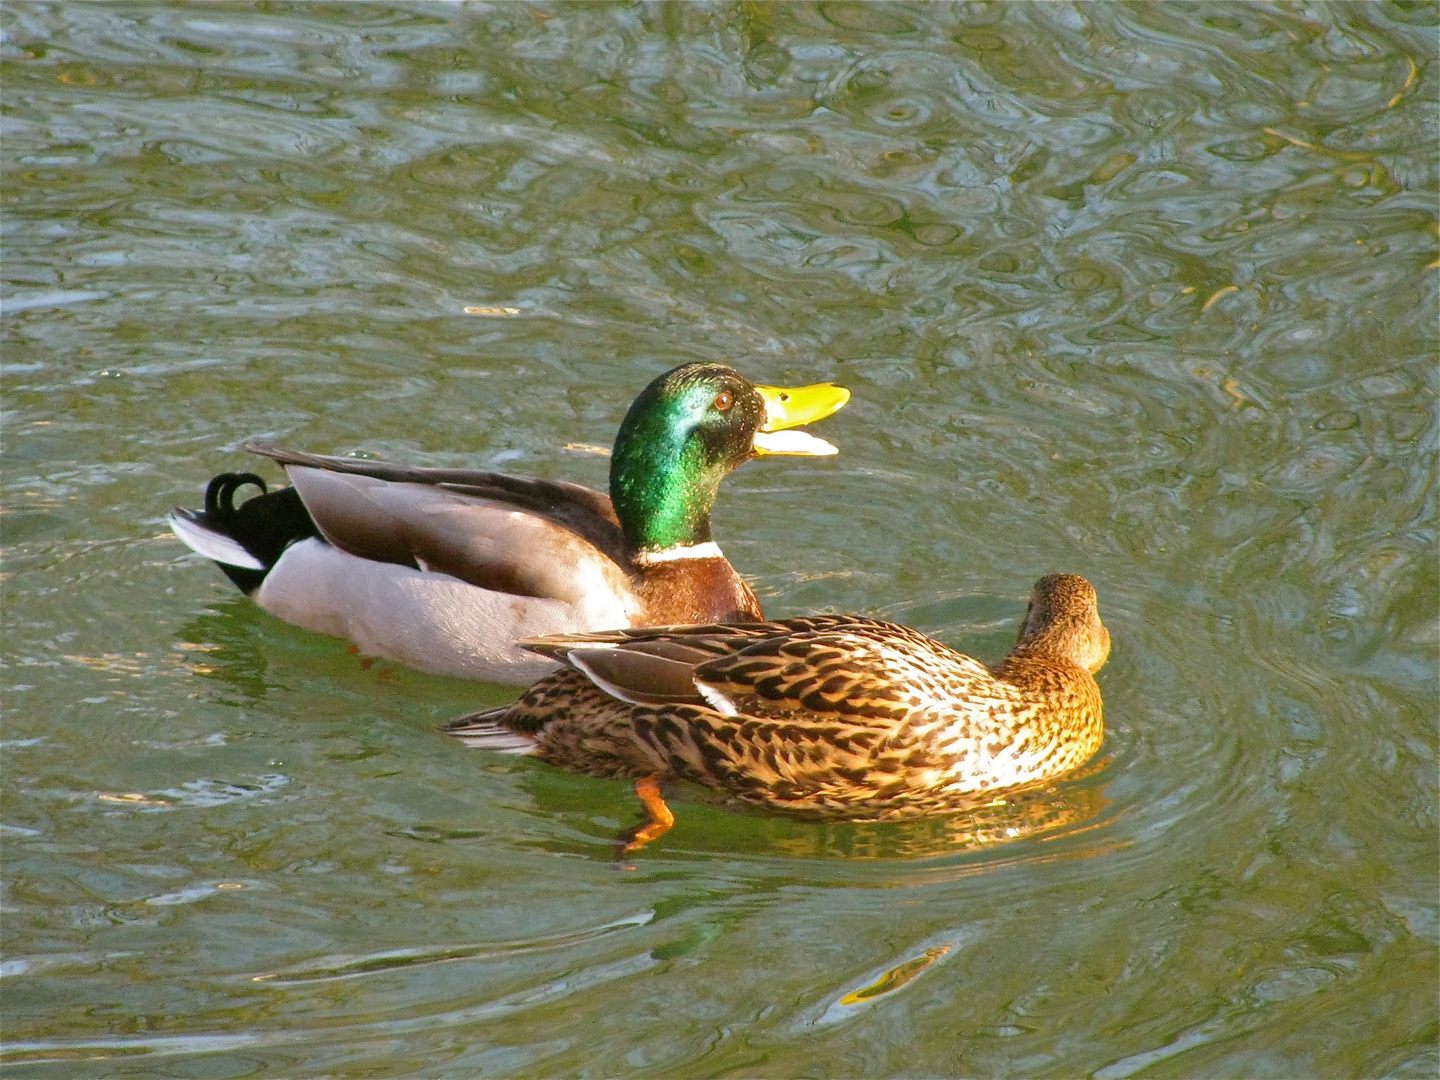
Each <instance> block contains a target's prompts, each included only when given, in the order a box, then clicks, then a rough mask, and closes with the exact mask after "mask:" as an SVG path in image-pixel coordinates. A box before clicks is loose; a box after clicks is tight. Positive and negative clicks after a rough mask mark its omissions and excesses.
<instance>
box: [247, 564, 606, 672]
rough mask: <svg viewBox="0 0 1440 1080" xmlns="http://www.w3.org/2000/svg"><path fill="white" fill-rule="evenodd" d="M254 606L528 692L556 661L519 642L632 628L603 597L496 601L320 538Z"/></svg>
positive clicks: (268, 582)
mask: <svg viewBox="0 0 1440 1080" xmlns="http://www.w3.org/2000/svg"><path fill="white" fill-rule="evenodd" d="M255 602H256V603H258V604H259V605H260V606H261V607H262V608H264V609H265V610H266V611H268V612H270V614H272V615H276V616H279V617H280V618H282V619H284V620H285V621H286V622H288V623H293V624H294V625H295V626H299V627H303V628H304V629H306V630H318V631H319V632H320V633H322V634H334V635H335V636H336V637H342V638H347V639H348V640H350V641H353V642H354V643H355V644H356V645H358V646H359V647H360V652H361V653H362V654H363V655H366V656H383V657H385V658H386V659H388V660H396V661H399V662H400V663H402V664H405V665H406V666H408V667H413V668H416V669H418V670H420V671H428V672H432V673H434V674H436V675H455V676H458V677H459V678H462V679H484V680H485V681H487V682H497V683H503V684H505V685H507V686H529V685H530V684H531V683H533V682H534V681H535V680H536V679H538V678H540V676H542V675H545V674H547V673H548V672H551V671H554V670H555V662H554V661H553V660H547V659H545V658H544V657H541V656H536V655H534V654H533V653H530V652H527V651H525V650H524V649H522V648H520V646H519V645H518V644H517V642H518V641H519V640H520V639H521V638H528V637H543V636H544V635H546V634H577V633H585V632H587V631H593V630H600V629H604V628H607V627H614V626H625V625H628V623H629V616H628V613H627V612H626V611H625V610H624V609H623V608H621V607H619V606H618V605H616V604H615V603H613V602H611V601H608V600H607V598H606V597H604V596H598V595H597V596H593V597H587V605H586V606H581V605H575V604H568V603H566V602H565V601H563V600H555V599H551V598H545V597H536V596H512V595H510V594H509V593H497V592H491V591H489V590H488V589H479V588H476V587H475V586H474V585H467V584H466V583H465V582H463V581H460V580H459V579H458V578H453V577H451V576H450V575H449V574H437V573H426V572H424V571H421V570H412V569H410V567H408V566H398V565H396V564H395V563H382V562H372V561H371V560H369V559H362V558H360V557H359V556H358V555H350V554H348V553H347V552H344V551H341V550H340V549H339V548H336V547H332V546H331V545H329V544H327V543H325V541H323V540H317V539H315V538H313V537H312V538H311V539H308V540H300V541H298V542H296V543H294V544H291V545H290V546H289V547H288V548H286V549H285V554H284V555H282V556H280V560H279V561H278V562H277V563H276V564H275V565H274V566H273V567H272V568H271V570H270V572H269V573H268V574H266V575H265V580H264V581H263V582H262V583H261V585H260V588H259V589H257V590H256V592H255Z"/></svg>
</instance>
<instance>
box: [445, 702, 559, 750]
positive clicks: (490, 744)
mask: <svg viewBox="0 0 1440 1080" xmlns="http://www.w3.org/2000/svg"><path fill="white" fill-rule="evenodd" d="M509 710H510V706H509V705H502V706H500V707H499V708H497V709H486V710H484V711H483V712H476V713H470V714H469V715H468V716H462V717H460V718H459V719H457V720H452V721H450V723H448V724H446V725H445V733H446V734H447V735H453V736H454V737H455V738H457V739H459V740H460V741H461V742H463V743H464V744H465V745H466V746H469V747H471V748H473V749H477V750H493V751H494V752H496V753H499V754H533V753H534V752H535V751H536V750H537V749H538V748H539V746H540V744H539V742H537V741H536V739H535V736H534V735H533V734H527V733H526V732H523V731H515V730H514V729H513V728H508V727H505V726H504V725H503V724H501V723H500V719H501V717H503V716H504V715H505V714H506V713H507V712H508V711H509Z"/></svg>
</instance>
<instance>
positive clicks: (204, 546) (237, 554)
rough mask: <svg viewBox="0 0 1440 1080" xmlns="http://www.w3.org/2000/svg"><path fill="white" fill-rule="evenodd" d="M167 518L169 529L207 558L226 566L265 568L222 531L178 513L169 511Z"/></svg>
mask: <svg viewBox="0 0 1440 1080" xmlns="http://www.w3.org/2000/svg"><path fill="white" fill-rule="evenodd" d="M167 520H168V521H169V522H170V531H171V532H173V533H174V534H175V535H176V536H178V537H179V538H180V540H181V541H182V542H183V543H184V544H185V546H186V547H188V548H189V549H190V550H191V551H195V552H199V553H200V554H201V555H204V556H205V557H206V558H207V559H214V560H215V561H216V562H218V563H224V564H225V565H226V566H238V567H240V568H242V569H244V570H264V569H265V564H264V563H262V562H261V561H260V560H259V559H257V558H255V556H254V555H251V554H250V553H249V552H248V551H246V550H245V549H244V548H243V547H241V546H240V545H239V544H238V543H237V542H236V541H234V540H232V539H231V538H230V537H228V536H226V535H225V534H224V533H218V532H215V531H214V530H213V529H207V528H206V527H205V526H204V525H201V524H199V523H198V522H195V521H191V520H190V519H189V518H187V517H182V516H181V515H180V514H178V513H171V515H170V517H169V518H168V519H167Z"/></svg>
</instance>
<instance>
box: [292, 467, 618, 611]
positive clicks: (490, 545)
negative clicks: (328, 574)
mask: <svg viewBox="0 0 1440 1080" xmlns="http://www.w3.org/2000/svg"><path fill="white" fill-rule="evenodd" d="M288 471H289V473H290V478H291V480H292V481H293V482H294V484H295V489H296V490H297V491H298V492H299V493H300V498H301V500H302V501H303V502H304V503H305V508H306V509H307V510H308V511H309V512H310V516H311V517H312V518H313V519H314V521H315V525H316V527H317V528H319V530H320V532H321V534H322V535H323V536H324V537H325V539H326V540H328V541H329V542H330V543H332V544H334V545H335V546H336V547H338V548H340V549H342V550H344V551H348V552H350V553H351V554H352V555H358V556H360V557H362V558H366V559H374V560H377V561H381V562H394V563H401V564H406V565H418V566H420V567H422V568H424V569H427V570H434V571H438V572H440V573H445V574H449V575H450V576H452V577H456V578H459V579H460V580H461V581H465V582H468V583H470V584H471V585H475V586H478V587H480V588H482V589H491V590H494V591H496V592H506V593H512V594H515V595H519V596H537V597H552V598H555V599H558V600H564V601H567V602H570V603H576V602H579V601H581V600H583V599H584V597H585V594H586V592H587V591H589V590H590V589H593V588H594V587H595V585H596V578H595V575H596V574H598V575H600V580H602V581H604V582H605V583H606V584H607V585H608V586H609V587H610V588H612V589H613V590H614V591H616V592H617V593H618V594H620V595H625V594H626V593H627V592H628V591H629V588H630V585H629V576H628V575H627V574H626V572H625V570H624V569H623V568H622V567H621V566H619V565H618V564H617V563H616V562H615V561H614V560H613V559H612V558H611V557H610V556H609V555H608V554H606V553H605V552H604V551H602V550H599V549H597V548H596V547H595V546H594V545H593V544H589V543H587V542H586V541H585V540H584V538H583V537H580V536H577V535H576V534H575V533H573V532H571V531H570V530H568V529H566V528H564V527H563V526H561V525H558V524H557V523H555V522H553V521H550V520H549V519H547V518H544V517H540V516H537V515H535V514H531V513H527V512H525V511H523V510H519V509H517V508H516V507H515V506H514V505H513V504H510V503H507V502H498V501H495V500H493V499H485V498H480V497H477V496H474V495H468V494H464V493H461V492H458V491H453V490H450V489H448V488H446V487H443V486H438V485H434V484H415V483H408V482H399V481H394V480H386V479H381V478H377V477H371V476H363V475H356V474H353V473H342V472H334V471H331V470H329V469H326V468H316V467H309V466H301V465H291V466H290V467H289V470H288Z"/></svg>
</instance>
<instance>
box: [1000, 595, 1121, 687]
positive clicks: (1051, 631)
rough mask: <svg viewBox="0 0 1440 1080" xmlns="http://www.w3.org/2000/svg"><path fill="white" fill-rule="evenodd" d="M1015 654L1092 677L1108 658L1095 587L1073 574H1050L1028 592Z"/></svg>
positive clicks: (1105, 631)
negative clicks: (1063, 664) (1065, 664)
mask: <svg viewBox="0 0 1440 1080" xmlns="http://www.w3.org/2000/svg"><path fill="white" fill-rule="evenodd" d="M1015 651H1016V653H1022V652H1023V653H1024V654H1025V655H1027V656H1048V657H1053V658H1056V659H1062V660H1068V661H1070V662H1071V663H1074V664H1078V665H1079V666H1080V667H1083V668H1084V669H1085V670H1087V671H1089V672H1090V673H1091V674H1092V675H1093V674H1094V673H1095V672H1097V671H1099V670H1100V668H1101V667H1103V666H1104V664H1105V661H1106V659H1107V658H1109V656H1110V631H1109V630H1106V629H1105V624H1104V623H1102V622H1101V621H1100V601H1099V598H1098V597H1096V595H1095V587H1094V586H1093V585H1091V584H1090V582H1088V581H1086V580H1085V579H1084V578H1083V577H1080V576H1078V575H1076V574H1051V575H1049V576H1048V577H1043V578H1041V579H1040V580H1039V581H1037V582H1036V583H1035V587H1034V588H1033V589H1031V590H1030V606H1029V607H1028V608H1027V609H1026V611H1025V618H1024V620H1023V621H1022V622H1021V623H1020V636H1019V638H1018V639H1017V640H1016V642H1015Z"/></svg>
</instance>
